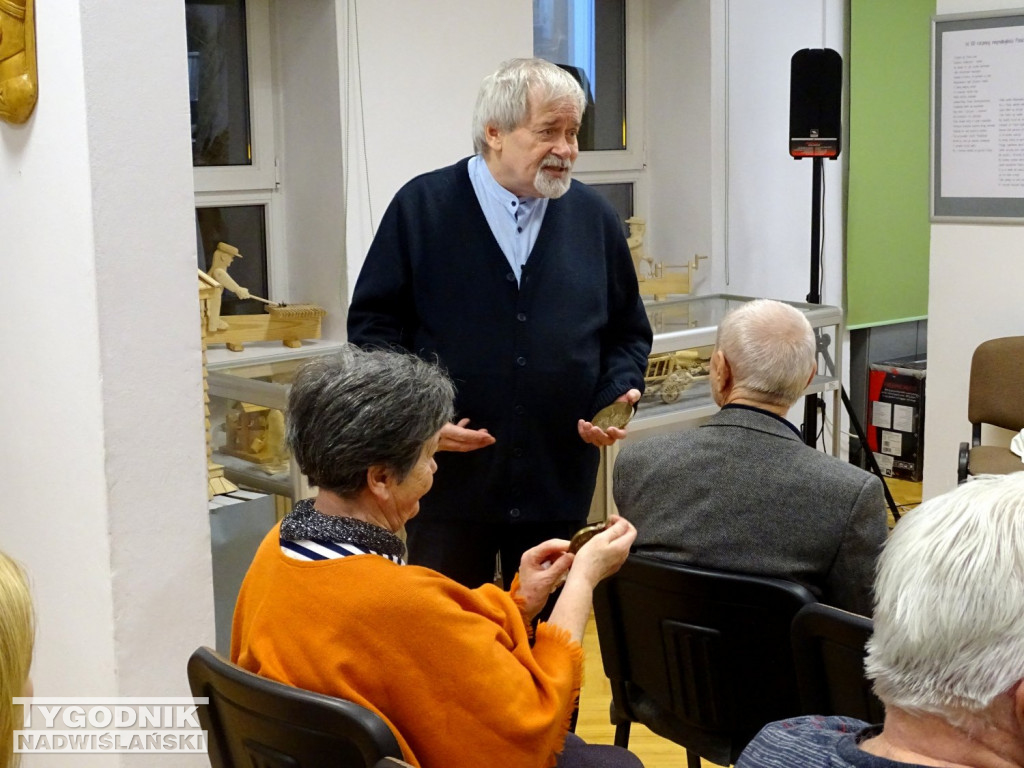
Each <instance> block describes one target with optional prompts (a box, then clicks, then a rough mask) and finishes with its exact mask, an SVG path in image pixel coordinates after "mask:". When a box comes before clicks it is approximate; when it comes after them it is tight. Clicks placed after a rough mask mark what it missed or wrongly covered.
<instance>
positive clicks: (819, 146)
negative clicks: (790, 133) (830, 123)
mask: <svg viewBox="0 0 1024 768" xmlns="http://www.w3.org/2000/svg"><path fill="white" fill-rule="evenodd" d="M789 154H790V155H792V156H793V157H838V156H839V140H838V139H790V140H789Z"/></svg>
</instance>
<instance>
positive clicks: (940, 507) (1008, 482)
mask: <svg viewBox="0 0 1024 768" xmlns="http://www.w3.org/2000/svg"><path fill="white" fill-rule="evenodd" d="M877 569H878V572H877V577H876V580H875V611H874V622H875V631H874V635H873V636H872V638H871V640H870V641H869V643H868V656H867V661H866V662H865V670H866V671H867V676H868V678H870V679H871V680H873V681H874V686H875V693H876V694H877V695H878V697H879V698H880V699H881V700H882V701H883V702H884V703H885V704H886V705H887V706H895V707H899V708H900V709H905V710H910V711H920V712H930V713H932V714H935V715H938V716H939V717H942V718H943V719H945V720H946V721H948V722H950V723H952V724H954V725H958V726H963V725H964V724H965V722H966V723H969V722H971V721H976V720H979V719H984V718H985V713H986V710H987V709H988V708H989V707H990V706H991V705H992V704H993V702H994V701H995V699H996V697H997V696H999V695H1000V694H1002V693H1004V692H1006V691H1007V690H1009V689H1010V688H1011V687H1012V686H1013V685H1014V684H1015V683H1016V682H1017V681H1019V680H1021V679H1022V678H1024V472H1016V473H1014V474H1010V475H996V476H992V475H989V476H981V477H978V478H976V479H974V480H971V481H969V482H967V483H966V484H964V485H961V486H960V487H958V488H957V489H956V490H953V491H950V492H949V493H946V494H943V495H942V496H938V497H936V498H934V499H930V500H928V501H926V502H924V503H923V504H922V505H921V506H920V507H918V508H917V509H915V510H913V511H911V512H910V513H908V514H907V515H906V516H905V517H904V518H903V519H901V520H900V522H899V524H898V525H897V526H896V528H895V530H894V531H893V533H892V536H891V537H890V539H889V541H888V543H887V544H886V545H885V548H884V549H883V551H882V555H881V557H880V558H879V561H878V565H877Z"/></svg>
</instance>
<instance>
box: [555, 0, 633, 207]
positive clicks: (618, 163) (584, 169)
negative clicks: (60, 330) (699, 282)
mask: <svg viewBox="0 0 1024 768" xmlns="http://www.w3.org/2000/svg"><path fill="white" fill-rule="evenodd" d="M624 5H625V10H626V130H627V133H626V149H604V150H602V149H595V150H588V151H585V152H584V151H581V152H580V154H579V157H577V159H576V163H575V165H574V167H573V173H574V175H576V176H577V178H579V180H580V181H583V182H588V181H590V180H591V179H592V178H594V181H595V183H596V177H593V176H592V175H593V174H598V173H602V174H604V173H615V172H622V173H627V172H633V173H634V174H635V173H637V172H639V171H642V170H643V169H644V168H645V167H646V165H647V131H646V126H645V124H644V123H645V121H644V111H645V110H644V35H645V29H644V25H645V15H644V9H643V6H644V4H643V3H637V2H630V0H624ZM627 180H628V179H627V178H624V177H620V178H616V179H612V180H609V179H603V180H602V182H601V183H608V182H609V181H611V182H622V181H627ZM636 181H639V177H638V178H637V179H636ZM635 195H636V188H635V187H634V200H635V199H636V197H635Z"/></svg>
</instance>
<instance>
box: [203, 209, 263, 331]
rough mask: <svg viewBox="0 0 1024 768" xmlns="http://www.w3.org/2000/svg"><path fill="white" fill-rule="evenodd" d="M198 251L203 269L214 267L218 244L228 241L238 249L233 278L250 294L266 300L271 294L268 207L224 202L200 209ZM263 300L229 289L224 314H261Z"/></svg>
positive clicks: (224, 299)
mask: <svg viewBox="0 0 1024 768" xmlns="http://www.w3.org/2000/svg"><path fill="white" fill-rule="evenodd" d="M196 240H197V243H196V246H197V247H196V250H197V251H198V253H199V268H200V269H201V270H203V271H204V272H209V270H210V259H211V258H212V257H213V252H214V251H215V250H217V243H227V244H228V245H233V246H234V247H235V248H237V249H238V252H239V254H240V258H236V259H234V260H233V261H232V262H231V266H230V267H228V274H229V275H231V279H232V280H234V281H235V282H236V283H238V284H239V285H240V286H241V287H243V288H247V289H248V290H249V292H250V293H252V294H253V295H255V296H259V297H261V298H264V299H274V297H273V296H268V295H267V294H268V292H269V289H268V285H269V280H268V277H267V226H266V206H263V205H223V206H217V207H210V208H196ZM264 306H265V305H264V304H263V302H260V301H256V300H255V299H245V300H243V299H239V298H237V297H236V296H235V294H233V293H231V291H230V290H227V289H225V290H224V295H223V297H222V299H221V310H220V312H221V314H222V315H257V314H263V312H264Z"/></svg>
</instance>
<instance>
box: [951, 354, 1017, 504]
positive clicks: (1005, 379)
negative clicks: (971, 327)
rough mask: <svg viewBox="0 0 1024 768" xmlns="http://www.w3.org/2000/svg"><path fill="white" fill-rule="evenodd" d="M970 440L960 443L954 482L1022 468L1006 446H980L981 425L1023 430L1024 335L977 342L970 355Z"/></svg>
mask: <svg viewBox="0 0 1024 768" xmlns="http://www.w3.org/2000/svg"><path fill="white" fill-rule="evenodd" d="M967 419H968V421H970V422H971V442H970V443H960V455H959V461H958V462H957V483H958V484H959V483H962V482H964V481H965V480H966V479H967V478H968V477H969V476H973V475H989V474H994V475H1005V474H1008V473H1010V472H1018V471H1020V470H1021V469H1024V463H1022V462H1021V457H1020V456H1017V455H1016V454H1015V453H1013V452H1012V451H1011V450H1010V449H1009V448H1004V447H1002V446H997V445H983V444H982V442H981V427H982V424H991V425H993V426H996V427H1002V428H1003V429H1009V430H1012V431H1014V432H1019V431H1020V430H1021V429H1024V336H1007V337H1004V338H1000V339H991V340H989V341H986V342H983V343H981V344H979V345H978V348H977V349H975V350H974V356H973V357H972V358H971V383H970V390H969V391H968V395H967Z"/></svg>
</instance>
